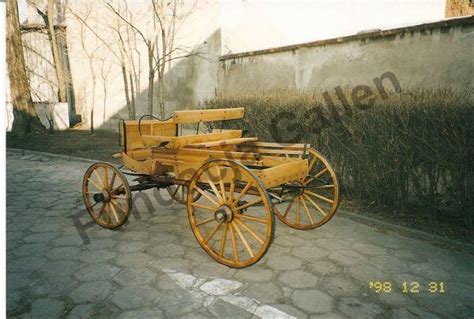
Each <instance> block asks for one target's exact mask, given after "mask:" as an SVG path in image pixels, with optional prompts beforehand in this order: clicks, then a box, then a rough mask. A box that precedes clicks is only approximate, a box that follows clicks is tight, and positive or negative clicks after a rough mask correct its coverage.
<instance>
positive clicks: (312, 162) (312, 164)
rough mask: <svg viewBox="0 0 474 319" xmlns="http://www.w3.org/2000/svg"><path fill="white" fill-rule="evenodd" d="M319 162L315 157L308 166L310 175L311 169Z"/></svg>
mask: <svg viewBox="0 0 474 319" xmlns="http://www.w3.org/2000/svg"><path fill="white" fill-rule="evenodd" d="M317 160H318V157H317V156H315V157H314V158H313V159H312V160H311V163H310V164H309V166H308V173H309V172H311V169H312V168H313V166H314V164H315V163H316V161H317Z"/></svg>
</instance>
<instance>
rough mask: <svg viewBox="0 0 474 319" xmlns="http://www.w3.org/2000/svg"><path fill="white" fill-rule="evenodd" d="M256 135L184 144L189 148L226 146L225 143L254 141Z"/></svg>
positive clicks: (233, 143) (234, 143)
mask: <svg viewBox="0 0 474 319" xmlns="http://www.w3.org/2000/svg"><path fill="white" fill-rule="evenodd" d="M256 140H257V138H256V137H242V138H231V139H225V140H219V141H212V142H203V143H193V144H189V145H186V147H190V148H207V147H215V146H227V145H236V144H241V143H245V142H250V141H256Z"/></svg>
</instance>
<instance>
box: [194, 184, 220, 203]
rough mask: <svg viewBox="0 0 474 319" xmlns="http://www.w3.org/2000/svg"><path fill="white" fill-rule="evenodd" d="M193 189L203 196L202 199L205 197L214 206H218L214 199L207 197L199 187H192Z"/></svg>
mask: <svg viewBox="0 0 474 319" xmlns="http://www.w3.org/2000/svg"><path fill="white" fill-rule="evenodd" d="M194 188H195V189H196V190H197V191H198V192H199V193H200V194H201V195H203V196H204V197H206V198H207V199H208V200H209V201H210V202H211V203H213V204H214V205H216V206H220V204H219V203H218V202H216V201H215V200H214V199H212V198H211V196H209V195H208V194H207V193H206V192H205V191H203V190H202V189H201V187H199V186H197V185H196V186H194Z"/></svg>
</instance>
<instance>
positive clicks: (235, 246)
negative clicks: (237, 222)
mask: <svg viewBox="0 0 474 319" xmlns="http://www.w3.org/2000/svg"><path fill="white" fill-rule="evenodd" d="M229 228H230V241H231V242H232V249H233V251H234V260H235V262H236V263H238V262H239V253H238V251H237V243H236V242H235V233H234V228H233V227H232V224H229Z"/></svg>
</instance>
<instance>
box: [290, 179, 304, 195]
mask: <svg viewBox="0 0 474 319" xmlns="http://www.w3.org/2000/svg"><path fill="white" fill-rule="evenodd" d="M291 186H293V187H291ZM291 186H290V187H291V188H293V189H292V190H291V193H292V194H294V195H295V196H300V195H301V194H303V193H304V187H305V185H304V184H303V183H301V182H298V181H294V182H292V183H291Z"/></svg>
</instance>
